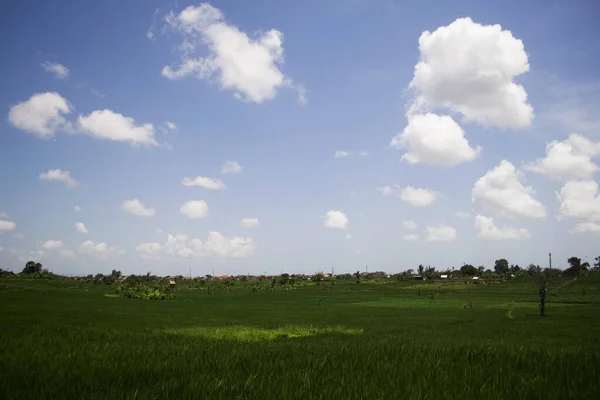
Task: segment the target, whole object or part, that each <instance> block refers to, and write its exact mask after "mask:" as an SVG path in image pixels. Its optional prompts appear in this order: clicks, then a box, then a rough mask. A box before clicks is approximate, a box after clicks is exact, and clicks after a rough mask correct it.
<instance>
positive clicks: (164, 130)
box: [157, 121, 177, 135]
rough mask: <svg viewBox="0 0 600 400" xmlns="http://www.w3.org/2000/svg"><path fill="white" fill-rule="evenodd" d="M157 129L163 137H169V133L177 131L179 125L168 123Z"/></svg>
mask: <svg viewBox="0 0 600 400" xmlns="http://www.w3.org/2000/svg"><path fill="white" fill-rule="evenodd" d="M157 129H158V131H159V132H160V133H162V134H163V135H168V134H169V133H171V132H175V131H176V130H177V125H175V123H173V122H170V121H167V122H165V123H164V124H162V125H158V127H157Z"/></svg>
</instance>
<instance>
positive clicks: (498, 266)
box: [494, 258, 509, 275]
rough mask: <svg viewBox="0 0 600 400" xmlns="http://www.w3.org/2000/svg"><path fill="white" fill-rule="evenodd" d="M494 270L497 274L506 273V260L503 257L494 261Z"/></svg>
mask: <svg viewBox="0 0 600 400" xmlns="http://www.w3.org/2000/svg"><path fill="white" fill-rule="evenodd" d="M494 271H496V273H497V274H498V275H501V274H506V273H507V272H508V271H509V267H508V261H507V260H506V259H504V258H501V259H499V260H496V261H494Z"/></svg>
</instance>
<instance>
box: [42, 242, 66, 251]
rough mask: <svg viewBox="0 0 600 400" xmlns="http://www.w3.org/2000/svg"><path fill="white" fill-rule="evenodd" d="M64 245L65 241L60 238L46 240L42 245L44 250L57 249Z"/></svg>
mask: <svg viewBox="0 0 600 400" xmlns="http://www.w3.org/2000/svg"><path fill="white" fill-rule="evenodd" d="M62 246H63V242H62V241H60V240H46V241H45V242H44V244H43V245H42V248H44V250H56V249H59V248H61V247H62Z"/></svg>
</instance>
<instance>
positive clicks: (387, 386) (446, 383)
mask: <svg viewBox="0 0 600 400" xmlns="http://www.w3.org/2000/svg"><path fill="white" fill-rule="evenodd" d="M411 284H413V285H414V283H412V282H410V283H398V284H386V285H380V286H378V285H363V284H358V285H357V284H356V283H355V282H354V283H347V284H345V283H336V285H334V286H333V287H332V288H330V289H328V290H322V289H320V288H317V287H316V286H314V287H301V288H299V289H298V290H294V291H277V292H266V291H265V292H262V291H261V292H255V293H253V292H252V291H251V289H249V288H246V287H243V288H235V287H234V288H233V289H231V290H228V291H215V292H213V293H212V294H210V295H209V294H208V293H207V291H201V290H186V289H185V288H183V287H182V288H180V290H179V291H178V292H177V294H176V297H175V299H172V300H165V301H160V302H149V301H143V300H134V299H126V298H114V297H106V296H105V295H106V294H109V295H110V294H112V293H114V288H112V289H111V287H105V286H99V285H87V286H86V285H80V286H77V287H73V284H72V283H60V282H39V281H38V282H35V281H0V398H2V399H25V398H27V399H31V398H34V399H51V398H52V399H56V398H69V399H70V398H74V399H75V398H77V399H83V398H86V399H133V398H138V399H165V398H169V399H171V398H172V399H179V398H189V399H203V398H205V399H332V398H334V399H520V398H527V399H528V398H532V399H596V398H600V388H599V385H598V381H599V379H598V376H599V374H600V351H599V350H600V335H599V334H600V318H598V317H600V302H599V300H600V281H597V280H594V279H588V280H585V281H584V280H578V281H575V282H571V283H569V284H567V285H563V286H562V288H560V289H559V290H557V296H555V297H553V298H552V299H551V301H550V303H549V305H548V310H547V311H548V316H547V317H545V318H541V317H539V316H538V309H537V304H536V291H535V285H534V284H532V283H531V282H530V281H529V280H522V281H518V282H514V281H513V282H507V283H505V284H501V285H491V286H484V285H481V286H478V287H476V288H470V289H468V290H462V291H457V290H454V289H449V290H444V288H439V287H435V286H431V287H425V288H421V296H418V293H417V291H414V290H413V289H411V288H410V287H409V286H410V285H411ZM425 285H426V284H425ZM583 285H585V286H586V288H587V289H586V291H585V295H583V294H582V293H583V291H582V290H581V288H582V287H583ZM429 289H431V290H432V291H435V293H436V295H435V297H434V299H433V300H431V299H430V298H429V297H428V296H427V293H428V292H427V291H428V290H429ZM382 291H383V294H382ZM468 302H470V303H471V305H472V306H471V307H470V308H469V307H464V305H465V304H467V303H468ZM509 305H510V306H509ZM509 310H510V312H509Z"/></svg>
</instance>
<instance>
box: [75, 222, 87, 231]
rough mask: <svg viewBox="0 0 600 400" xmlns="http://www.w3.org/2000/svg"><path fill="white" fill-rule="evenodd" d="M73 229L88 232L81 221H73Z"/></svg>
mask: <svg viewBox="0 0 600 400" xmlns="http://www.w3.org/2000/svg"><path fill="white" fill-rule="evenodd" d="M75 229H76V230H77V232H80V233H88V230H87V228H86V227H85V225H84V223H83V222H75Z"/></svg>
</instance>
